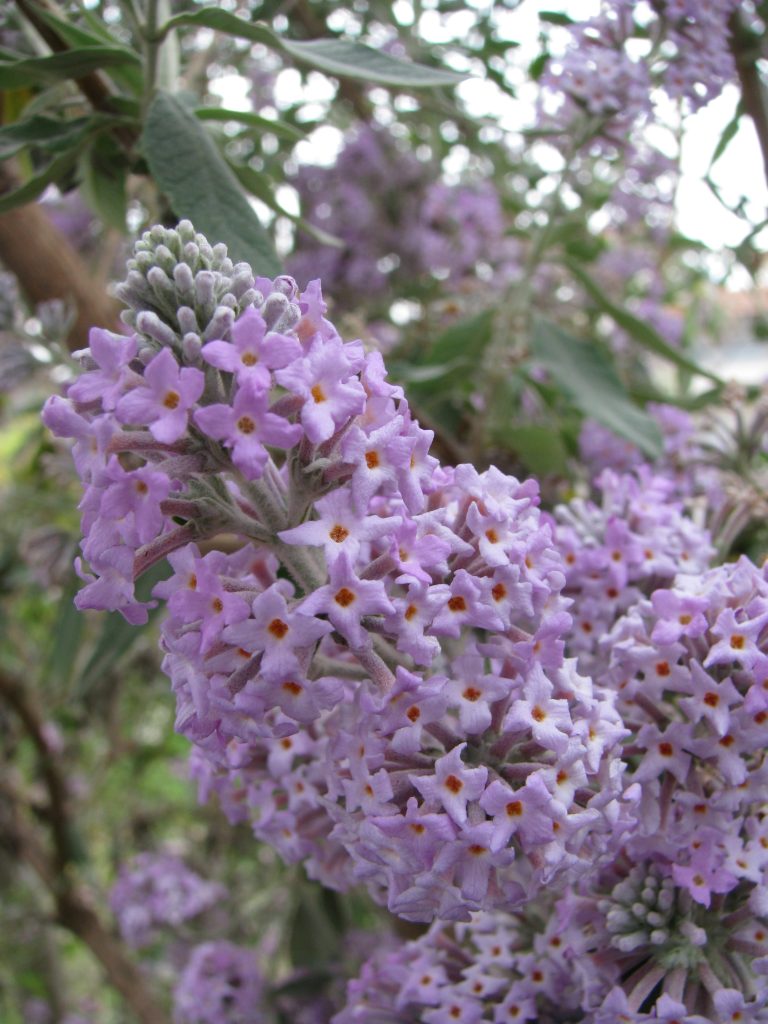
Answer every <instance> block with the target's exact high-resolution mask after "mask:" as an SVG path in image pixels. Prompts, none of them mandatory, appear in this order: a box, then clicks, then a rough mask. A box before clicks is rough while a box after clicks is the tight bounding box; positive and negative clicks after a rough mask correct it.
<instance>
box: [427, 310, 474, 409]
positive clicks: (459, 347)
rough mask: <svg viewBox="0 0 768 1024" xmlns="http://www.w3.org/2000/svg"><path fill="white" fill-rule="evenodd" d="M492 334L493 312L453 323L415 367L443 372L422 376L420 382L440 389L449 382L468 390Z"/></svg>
mask: <svg viewBox="0 0 768 1024" xmlns="http://www.w3.org/2000/svg"><path fill="white" fill-rule="evenodd" d="M492 334H493V311H492V310H484V311H483V312H482V313H479V314H478V315H477V316H474V317H472V318H471V319H470V320H462V321H461V322H460V323H457V324H452V325H451V326H450V327H449V328H448V329H447V330H445V331H443V333H442V334H441V335H439V336H438V338H437V339H436V340H435V342H434V344H433V345H432V346H431V347H430V349H429V351H428V352H427V353H426V355H425V357H424V358H422V359H421V360H419V362H418V364H417V366H416V368H415V369H417V370H418V369H421V368H423V367H429V368H431V369H433V368H437V367H439V368H441V369H442V370H443V373H442V375H441V376H438V377H429V376H427V377H422V380H421V382H420V383H423V384H424V385H427V386H428V387H429V388H432V387H434V385H435V384H436V383H438V382H439V383H440V388H441V389H442V388H444V387H445V385H446V383H447V382H451V383H455V384H458V385H459V386H460V387H461V388H462V389H467V390H468V389H470V388H471V387H472V385H473V382H474V374H473V373H472V371H473V370H474V369H476V368H477V364H478V360H479V359H480V357H481V355H482V353H483V350H484V349H485V347H486V345H487V344H488V342H489V341H490V340H491V336H492ZM415 383H416V382H415Z"/></svg>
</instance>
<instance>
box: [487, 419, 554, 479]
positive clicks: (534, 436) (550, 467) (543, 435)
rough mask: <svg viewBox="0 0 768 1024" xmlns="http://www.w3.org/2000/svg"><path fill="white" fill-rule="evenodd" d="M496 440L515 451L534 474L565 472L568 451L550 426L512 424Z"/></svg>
mask: <svg viewBox="0 0 768 1024" xmlns="http://www.w3.org/2000/svg"><path fill="white" fill-rule="evenodd" d="M498 440H499V441H500V442H502V443H503V444H504V446H505V447H506V448H508V449H509V450H510V451H513V452H516V453H517V454H518V455H519V456H520V458H521V459H522V461H523V462H524V463H525V465H526V466H527V467H528V469H530V471H531V472H532V473H533V474H534V475H541V476H545V475H547V474H548V473H559V474H562V473H565V471H566V469H567V466H568V453H567V452H566V450H565V445H564V444H563V439H562V436H561V435H560V432H559V431H557V430H553V429H552V427H545V426H543V425H541V424H538V423H526V424H512V425H511V426H510V427H509V428H508V429H507V430H506V431H504V433H503V434H499V436H498Z"/></svg>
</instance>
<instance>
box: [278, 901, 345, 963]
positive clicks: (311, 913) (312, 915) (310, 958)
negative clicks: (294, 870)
mask: <svg viewBox="0 0 768 1024" xmlns="http://www.w3.org/2000/svg"><path fill="white" fill-rule="evenodd" d="M337 901H338V896H337V895H336V894H335V893H330V894H329V891H328V890H325V889H322V888H321V887H320V886H319V885H310V884H309V883H304V884H303V885H302V887H301V892H300V894H299V899H298V901H297V904H296V910H295V913H294V917H293V920H292V922H291V933H290V952H291V960H292V962H293V965H294V967H306V968H309V969H314V970H317V969H320V968H322V967H324V966H325V965H326V964H329V963H333V961H334V960H335V959H336V957H337V956H338V950H339V943H340V934H341V928H340V926H339V920H338V912H337V909H336V908H335V907H334V904H335V903H336V902H337Z"/></svg>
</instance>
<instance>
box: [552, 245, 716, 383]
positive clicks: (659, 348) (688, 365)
mask: <svg viewBox="0 0 768 1024" xmlns="http://www.w3.org/2000/svg"><path fill="white" fill-rule="evenodd" d="M565 262H566V266H567V267H568V269H569V270H570V272H571V273H572V274H573V276H574V277H575V278H576V280H577V281H578V282H579V283H580V284H581V285H582V286H583V287H584V289H585V291H586V292H587V293H588V294H589V295H590V296H591V298H592V299H593V300H594V301H595V303H596V304H597V305H598V306H599V307H600V309H602V310H603V312H605V313H607V314H608V315H609V316H610V317H611V318H612V319H613V320H615V321H616V323H617V324H618V325H619V327H621V328H622V329H623V330H625V331H626V332H627V334H629V335H630V336H631V337H632V338H634V340H635V341H636V342H637V343H638V344H639V345H641V346H642V347H643V348H644V349H647V351H649V352H653V353H655V354H656V355H657V356H661V357H662V358H663V359H667V360H669V362H671V363H674V364H675V365H676V366H679V367H680V369H681V370H687V371H688V372H689V373H694V374H698V375H699V376H701V377H707V378H708V379H709V380H711V381H714V382H715V384H718V385H720V386H723V384H724V382H723V381H722V380H720V378H719V377H718V376H717V374H714V373H711V372H710V371H709V370H705V369H703V367H701V366H699V365H698V364H697V363H695V362H694V361H693V360H692V359H689V358H688V357H687V356H686V355H684V353H682V352H679V351H678V350H677V349H676V348H674V347H673V346H672V345H670V344H669V342H667V341H665V340H664V339H663V338H662V336H661V335H660V334H658V333H657V332H656V331H654V329H653V328H652V327H651V326H650V324H648V323H646V322H645V321H644V320H640V319H639V318H638V317H636V316H633V315H632V313H630V312H628V311H627V310H626V309H622V308H621V306H617V305H616V303H615V302H612V301H611V300H610V299H609V298H608V296H607V295H606V294H605V292H604V291H603V290H602V288H601V287H600V286H599V285H598V284H597V282H595V281H594V280H593V279H592V278H591V277H590V276H589V274H588V273H587V272H586V270H584V269H583V268H582V267H581V266H579V264H577V263H575V262H574V261H573V260H566V261H565Z"/></svg>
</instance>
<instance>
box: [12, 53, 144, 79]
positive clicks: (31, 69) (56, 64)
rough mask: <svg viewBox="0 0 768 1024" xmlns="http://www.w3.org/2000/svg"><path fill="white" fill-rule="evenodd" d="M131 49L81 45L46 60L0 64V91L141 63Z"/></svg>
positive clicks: (80, 76) (54, 54) (30, 59)
mask: <svg viewBox="0 0 768 1024" xmlns="http://www.w3.org/2000/svg"><path fill="white" fill-rule="evenodd" d="M140 63H141V60H140V58H139V55H138V54H137V53H135V52H134V51H133V50H129V49H127V48H124V47H118V46H83V47H80V48H79V49H77V50H65V51H64V52H63V53H53V54H50V55H49V56H47V57H28V58H26V59H25V60H17V61H13V62H12V63H11V62H6V61H3V62H0V89H22V88H24V87H26V86H29V85H38V84H40V83H41V82H50V81H61V80H62V79H67V78H82V77H83V76H84V75H88V74H90V73H91V72H92V71H96V70H98V69H100V68H106V67H113V66H118V67H119V66H120V65H121V64H122V65H125V64H136V65H138V64H140Z"/></svg>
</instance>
